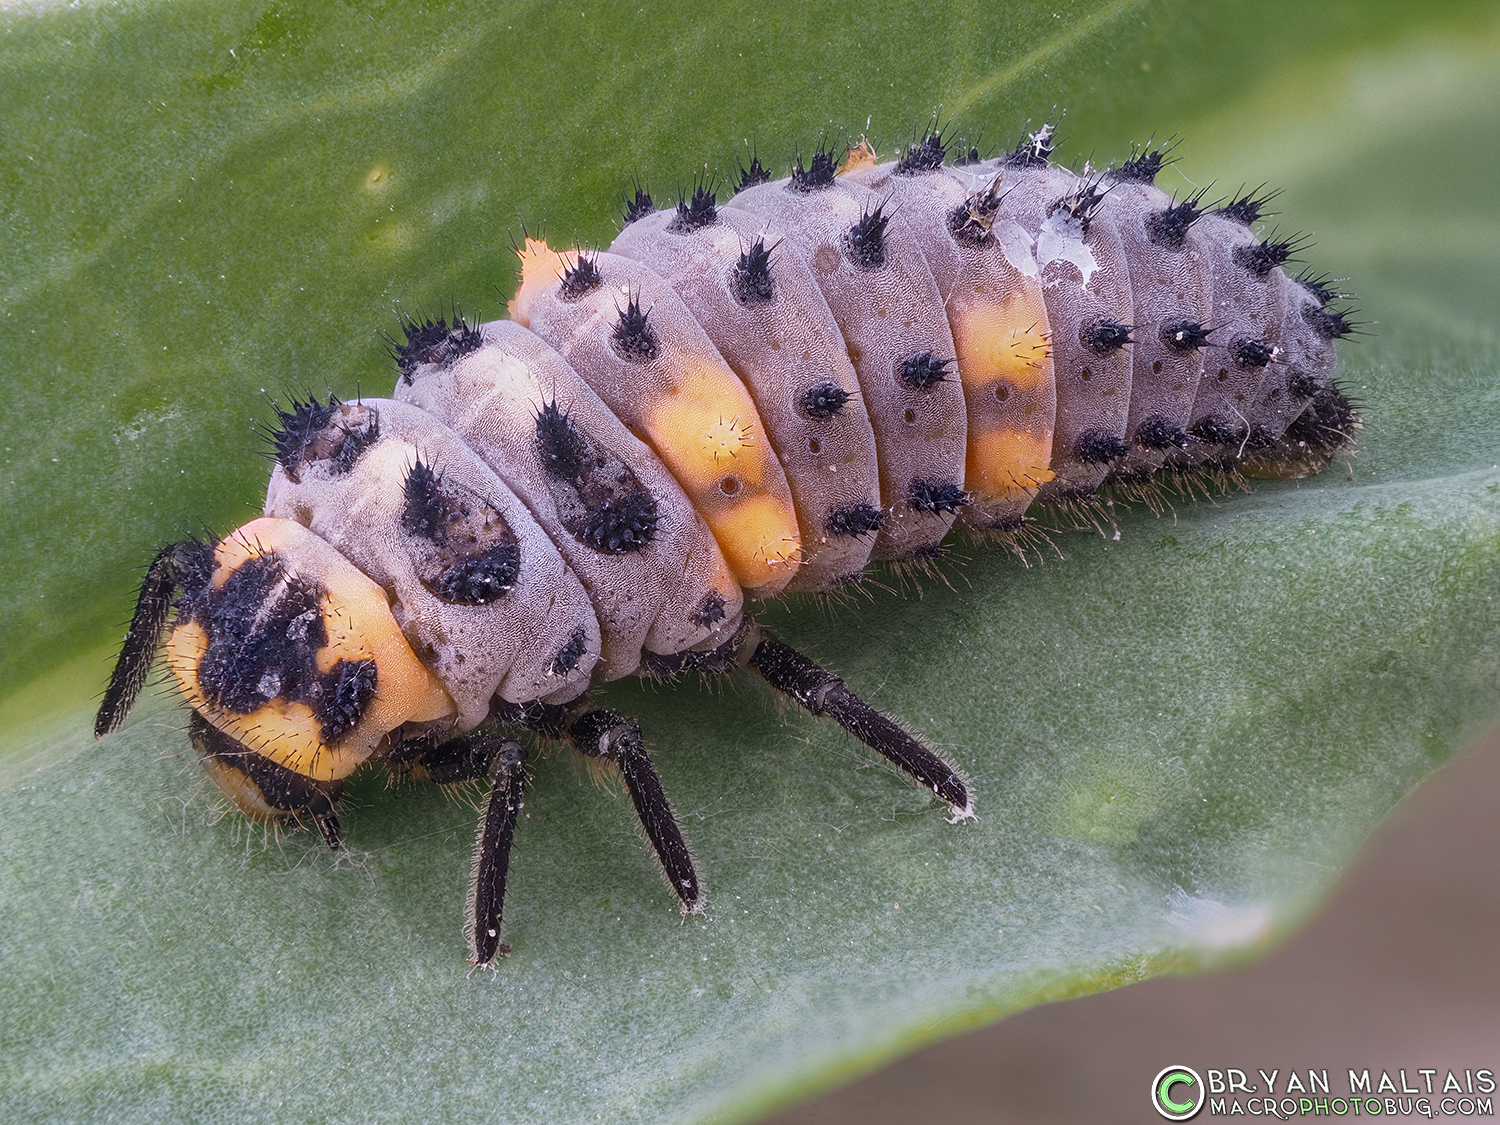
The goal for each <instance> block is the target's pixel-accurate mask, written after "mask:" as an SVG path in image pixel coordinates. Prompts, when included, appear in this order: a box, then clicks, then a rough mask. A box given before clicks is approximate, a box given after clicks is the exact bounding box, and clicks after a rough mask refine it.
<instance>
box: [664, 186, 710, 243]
mask: <svg viewBox="0 0 1500 1125" xmlns="http://www.w3.org/2000/svg"><path fill="white" fill-rule="evenodd" d="M716 204H717V199H716V197H715V195H714V193H713V191H712V190H711V189H710V188H709V186H708V185H706V184H699V185H698V186H696V187H695V188H693V194H692V195H691V196H687V195H684V196H683V197H682V198H681V199H679V200H678V201H677V214H676V215H674V216H673V217H672V221H671V222H670V223H668V224H667V229H668V230H669V231H672V232H673V233H674V234H691V233H692V232H693V231H695V230H700V229H701V228H703V227H706V226H708V225H709V224H710V223H712V222H713V221H714V220H715V219H717V218H718V217H719V211H718V207H717V206H716Z"/></svg>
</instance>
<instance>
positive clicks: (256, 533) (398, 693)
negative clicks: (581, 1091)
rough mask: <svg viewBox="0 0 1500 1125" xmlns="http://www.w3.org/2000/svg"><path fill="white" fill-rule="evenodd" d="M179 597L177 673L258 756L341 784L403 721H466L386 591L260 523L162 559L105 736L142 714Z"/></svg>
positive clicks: (187, 692)
mask: <svg viewBox="0 0 1500 1125" xmlns="http://www.w3.org/2000/svg"><path fill="white" fill-rule="evenodd" d="M174 589H180V590H181V595H180V596H179V597H178V599H177V601H176V606H177V618H176V622H175V624H174V626H173V629H172V634H171V636H170V638H169V639H168V641H167V662H168V665H169V667H170V668H171V670H172V673H173V675H174V676H175V677H176V679H177V683H178V686H179V687H180V688H181V690H182V693H183V695H184V697H185V698H186V699H187V701H188V703H189V704H190V705H191V706H192V708H193V710H195V711H197V712H198V713H199V714H200V715H201V716H203V718H204V719H206V720H207V721H208V722H209V723H210V724H211V725H212V726H213V727H214V728H216V729H217V730H218V731H219V732H220V733H222V734H223V735H224V736H226V737H227V739H229V740H230V742H231V743H232V744H233V745H237V746H238V747H239V748H240V749H241V750H242V751H243V752H245V753H247V754H254V755H257V756H258V757H259V758H263V759H265V760H266V761H269V762H271V763H272V764H274V765H275V766H279V767H282V768H283V769H285V770H289V771H291V772H292V773H294V774H298V775H300V776H302V777H305V778H310V779H312V780H314V781H318V782H329V781H335V780H337V779H339V778H343V777H346V776H348V775H349V774H350V773H352V772H353V771H354V769H355V768H356V767H357V766H359V764H360V763H361V762H363V761H364V760H365V759H366V758H368V757H369V756H370V755H371V754H372V753H373V752H374V751H375V750H376V748H377V747H378V746H379V745H380V743H381V741H382V740H383V739H384V738H385V737H386V735H387V734H389V733H390V732H391V731H393V730H396V729H397V728H398V727H401V726H402V725H403V724H405V723H408V722H416V723H425V722H431V721H435V720H439V719H443V718H446V717H448V716H450V715H452V714H453V711H454V707H453V702H452V700H451V699H450V698H449V697H448V693H447V692H446V691H445V690H444V689H443V685H442V683H441V682H440V681H438V679H437V678H436V677H435V676H433V675H432V673H431V672H429V671H428V670H427V669H426V668H425V667H424V666H423V665H422V663H421V661H419V660H418V659H417V658H416V656H415V655H414V654H413V652H412V650H411V648H410V646H408V645H407V643H406V639H405V638H404V637H403V636H402V633H401V630H400V628H399V627H398V626H397V624H396V621H395V618H394V617H393V616H392V615H391V611H390V608H389V606H388V605H387V603H386V598H385V594H384V592H383V591H382V590H381V589H380V587H379V586H377V585H376V584H375V583H374V582H372V581H370V579H368V578H366V577H365V576H364V575H363V574H361V573H360V572H359V571H358V570H356V569H355V568H354V567H353V566H352V565H350V563H349V562H347V561H346V560H345V559H344V558H343V557H342V556H341V555H339V554H338V552H337V551H335V550H334V549H333V548H332V547H330V546H329V545H328V544H327V543H325V542H324V541H323V540H321V539H319V538H318V537H317V536H316V535H314V534H313V533H312V532H310V531H308V530H307V529H306V528H304V527H302V526H300V525H299V524H296V523H293V522H291V521H289V520H277V519H258V520H254V521H252V522H251V523H248V524H246V525H245V526H244V527H242V528H240V529H239V530H238V531H236V532H234V533H233V534H232V535H230V536H228V537H227V538H225V539H223V540H221V541H219V542H217V543H197V542H188V543H180V544H176V545H174V546H172V547H169V548H167V549H166V550H164V551H163V552H161V554H159V555H158V556H157V559H156V561H155V562H154V563H153V564H152V566H151V569H150V571H149V572H148V574H147V577H146V583H145V585H144V586H143V588H142V590H141V598H140V602H139V604H138V605H137V608H136V614H135V619H134V620H133V621H132V622H131V627H130V633H129V634H128V635H127V637H126V641H125V647H124V650H123V651H122V653H121V656H120V662H119V665H118V666H117V667H116V669H115V676H114V680H113V681H112V682H111V684H110V688H109V691H108V692H107V693H106V695H105V701H104V705H103V707H101V708H100V712H99V720H98V722H97V723H96V726H95V730H96V733H99V734H104V733H107V732H108V731H109V730H112V729H114V727H115V726H118V725H119V722H120V721H121V720H122V719H123V718H124V716H125V712H126V711H128V710H129V707H130V704H131V702H133V700H134V696H135V693H136V692H137V691H138V690H139V687H140V685H141V683H143V682H144V680H145V674H146V671H147V670H149V667H150V664H151V662H152V658H153V656H154V651H155V646H156V641H157V638H158V637H159V636H160V632H161V628H162V626H163V625H164V624H165V619H166V610H167V609H168V608H169V607H170V605H171V604H172V591H173V590H174ZM219 741H220V742H222V741H223V740H219ZM228 791H229V790H228V789H226V792H228ZM231 797H234V794H233V793H231ZM237 803H238V802H237Z"/></svg>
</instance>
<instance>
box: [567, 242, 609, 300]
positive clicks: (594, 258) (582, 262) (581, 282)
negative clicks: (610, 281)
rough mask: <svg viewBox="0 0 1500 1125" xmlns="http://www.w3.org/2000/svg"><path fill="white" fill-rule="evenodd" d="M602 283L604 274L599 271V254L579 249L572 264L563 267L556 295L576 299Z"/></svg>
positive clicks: (579, 298)
mask: <svg viewBox="0 0 1500 1125" xmlns="http://www.w3.org/2000/svg"><path fill="white" fill-rule="evenodd" d="M603 284H604V275H603V274H602V273H600V272H599V255H597V254H589V253H585V252H584V251H581V250H580V251H579V252H578V255H577V257H576V258H575V260H574V262H573V264H572V265H571V266H567V267H565V268H564V269H563V275H562V283H561V284H560V285H559V286H558V295H559V296H560V297H562V299H563V300H564V301H577V300H581V299H582V297H583V295H584V294H585V293H588V292H589V291H590V290H592V289H597V288H598V287H599V286H601V285H603Z"/></svg>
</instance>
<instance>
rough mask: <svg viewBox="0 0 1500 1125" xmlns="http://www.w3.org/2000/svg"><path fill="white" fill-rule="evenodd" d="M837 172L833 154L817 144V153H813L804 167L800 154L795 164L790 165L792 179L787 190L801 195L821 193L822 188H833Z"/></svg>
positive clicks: (837, 165)
mask: <svg viewBox="0 0 1500 1125" xmlns="http://www.w3.org/2000/svg"><path fill="white" fill-rule="evenodd" d="M838 171H839V162H838V160H837V159H836V158H835V157H834V155H833V153H831V152H829V151H828V149H827V148H825V147H824V146H823V145H822V144H819V145H818V151H817V152H815V153H813V158H812V160H811V161H810V162H809V163H808V164H807V166H806V167H803V164H802V154H801V153H798V154H797V160H796V163H794V164H793V165H792V179H791V182H790V183H789V184H787V188H788V190H790V191H797V192H803V193H806V192H813V191H821V190H822V189H823V188H826V187H832V186H833V182H834V178H835V177H836V176H837V175H838Z"/></svg>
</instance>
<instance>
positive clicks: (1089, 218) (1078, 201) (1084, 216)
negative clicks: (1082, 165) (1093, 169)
mask: <svg viewBox="0 0 1500 1125" xmlns="http://www.w3.org/2000/svg"><path fill="white" fill-rule="evenodd" d="M1102 183H1103V178H1102V177H1099V176H1090V177H1087V178H1085V179H1081V180H1079V181H1078V184H1077V185H1076V186H1075V187H1074V188H1073V191H1072V193H1071V194H1069V195H1066V196H1064V197H1063V198H1062V199H1059V200H1058V201H1057V202H1056V203H1054V204H1053V205H1052V210H1053V211H1054V212H1055V211H1066V212H1067V214H1068V217H1069V218H1070V219H1072V220H1073V221H1074V222H1076V223H1077V224H1078V227H1079V229H1080V230H1081V231H1082V232H1083V233H1084V234H1088V232H1089V224H1090V223H1091V222H1093V219H1094V212H1095V211H1096V210H1098V208H1099V204H1100V203H1102V202H1103V201H1104V197H1105V196H1106V195H1107V194H1109V189H1108V188H1105V189H1104V190H1103V191H1100V190H1099V189H1100V187H1101V185H1102Z"/></svg>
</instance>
